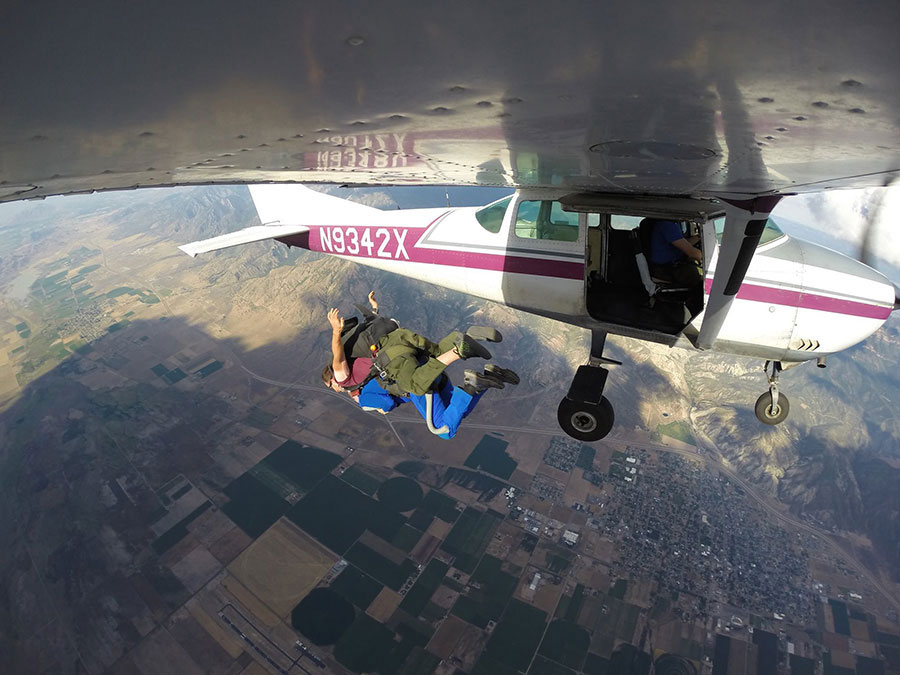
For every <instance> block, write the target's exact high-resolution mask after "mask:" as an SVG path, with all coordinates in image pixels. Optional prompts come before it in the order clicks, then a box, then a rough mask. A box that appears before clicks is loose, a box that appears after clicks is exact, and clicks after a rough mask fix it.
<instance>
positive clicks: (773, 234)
mask: <svg viewBox="0 0 900 675" xmlns="http://www.w3.org/2000/svg"><path fill="white" fill-rule="evenodd" d="M713 225H715V227H716V241H718V242H719V244H721V243H722V232H723V231H724V230H725V216H722V217H721V218H716V219H715V220H714V221H713ZM783 236H784V232H782V231H781V228H779V227H778V225H777V224H776V223H775V221H774V220H772V219H771V218H769V219H768V220H767V221H766V227H765V229H764V230H763V233H762V236H760V238H759V244H758V245H757V246H762V245H763V244H768V243H769V242H770V241H775V240H776V239H779V238H781V237H783Z"/></svg>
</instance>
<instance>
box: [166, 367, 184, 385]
mask: <svg viewBox="0 0 900 675" xmlns="http://www.w3.org/2000/svg"><path fill="white" fill-rule="evenodd" d="M163 377H164V379H165V380H166V381H167V382H168V383H169V384H175V383H176V382H181V381H182V380H183V379H184V378H186V377H187V373H186V372H184V371H183V370H182V369H181V368H175V370H170V371H169V372H168V373H166V374H165V375H164V376H163Z"/></svg>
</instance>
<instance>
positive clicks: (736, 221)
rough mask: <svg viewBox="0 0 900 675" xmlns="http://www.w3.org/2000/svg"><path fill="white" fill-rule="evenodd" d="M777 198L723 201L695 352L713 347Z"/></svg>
mask: <svg viewBox="0 0 900 675" xmlns="http://www.w3.org/2000/svg"><path fill="white" fill-rule="evenodd" d="M780 199H781V195H772V196H768V197H756V198H754V199H748V200H743V201H731V200H724V204H725V230H724V232H723V233H722V244H721V246H720V247H719V259H718V262H717V263H716V274H715V276H714V277H713V282H712V288H711V289H710V291H709V298H708V299H707V301H706V310H705V311H704V313H703V325H702V326H701V327H700V334H699V335H698V336H697V348H698V349H712V347H713V345H714V344H715V342H716V338H717V337H718V336H719V331H720V330H721V329H722V324H724V323H725V317H727V316H728V310H729V309H730V308H731V303H732V302H733V301H734V296H736V295H737V292H738V290H739V289H740V287H741V284H742V283H743V281H744V275H745V274H747V268H748V267H750V261H751V260H753V254H754V253H755V252H756V247H757V246H758V245H759V238H760V236H762V233H763V230H764V229H765V226H766V221H767V220H768V219H769V214H770V213H771V212H772V210H773V209H774V208H775V206H776V204H778V202H779V200H780Z"/></svg>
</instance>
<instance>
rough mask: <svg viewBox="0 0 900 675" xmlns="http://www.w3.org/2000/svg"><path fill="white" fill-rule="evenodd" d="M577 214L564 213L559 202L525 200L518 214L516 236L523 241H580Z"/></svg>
mask: <svg viewBox="0 0 900 675" xmlns="http://www.w3.org/2000/svg"><path fill="white" fill-rule="evenodd" d="M578 221H579V217H578V214H577V213H570V212H568V211H563V208H562V205H561V204H560V203H559V202H555V201H550V200H547V199H545V200H523V201H521V202H519V210H518V212H517V213H516V236H517V237H522V238H523V239H551V240H555V241H577V240H578Z"/></svg>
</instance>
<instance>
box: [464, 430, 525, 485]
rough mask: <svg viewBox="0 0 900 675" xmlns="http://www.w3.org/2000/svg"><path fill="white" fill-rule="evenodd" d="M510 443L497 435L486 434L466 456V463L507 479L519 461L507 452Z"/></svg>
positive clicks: (473, 467)
mask: <svg viewBox="0 0 900 675" xmlns="http://www.w3.org/2000/svg"><path fill="white" fill-rule="evenodd" d="M508 445H509V443H507V442H506V441H504V440H503V439H500V438H497V437H496V436H488V435H485V436H484V437H483V438H482V439H481V440H480V441H479V442H478V445H476V446H475V449H474V450H472V452H471V453H470V454H469V456H468V457H467V458H466V462H465V465H466V466H468V467H470V468H472V469H481V470H482V471H487V472H488V473H490V474H493V475H495V476H498V477H500V478H503V479H504V480H506V479H507V478H509V477H510V476H512V474H513V471H515V470H516V466H517V465H518V462H516V460H514V459H513V458H512V457H510V456H509V455H508V454H507V453H506V448H507V446H508Z"/></svg>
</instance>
